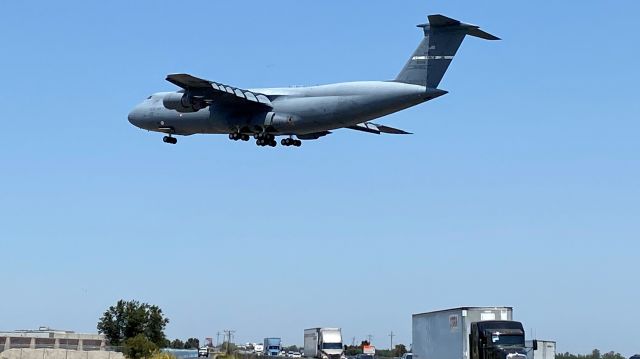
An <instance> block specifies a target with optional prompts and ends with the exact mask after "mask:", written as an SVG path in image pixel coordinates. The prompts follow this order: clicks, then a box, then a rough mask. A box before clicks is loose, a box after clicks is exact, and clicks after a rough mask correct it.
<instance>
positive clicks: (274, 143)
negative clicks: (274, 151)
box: [269, 140, 278, 147]
mask: <svg viewBox="0 0 640 359" xmlns="http://www.w3.org/2000/svg"><path fill="white" fill-rule="evenodd" d="M277 145H278V143H277V142H276V140H271V142H269V146H271V147H276V146H277Z"/></svg>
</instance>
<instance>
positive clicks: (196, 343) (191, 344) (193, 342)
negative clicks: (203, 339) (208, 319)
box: [184, 338, 200, 349]
mask: <svg viewBox="0 0 640 359" xmlns="http://www.w3.org/2000/svg"><path fill="white" fill-rule="evenodd" d="M184 348H185V349H198V348H200V340H199V339H197V338H189V339H187V341H186V342H185V343H184Z"/></svg>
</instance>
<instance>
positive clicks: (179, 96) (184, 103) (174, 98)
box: [162, 92, 207, 112]
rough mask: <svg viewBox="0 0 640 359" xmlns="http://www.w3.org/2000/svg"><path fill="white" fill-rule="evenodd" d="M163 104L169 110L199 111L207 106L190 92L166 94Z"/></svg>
mask: <svg viewBox="0 0 640 359" xmlns="http://www.w3.org/2000/svg"><path fill="white" fill-rule="evenodd" d="M162 104H163V105H164V107H166V108H168V109H169V110H176V111H178V112H197V111H200V110H202V109H203V108H205V107H207V105H206V104H205V103H204V102H202V101H198V100H196V99H194V98H193V97H192V96H190V95H189V94H188V93H179V92H174V93H170V94H166V95H165V96H164V98H163V99H162Z"/></svg>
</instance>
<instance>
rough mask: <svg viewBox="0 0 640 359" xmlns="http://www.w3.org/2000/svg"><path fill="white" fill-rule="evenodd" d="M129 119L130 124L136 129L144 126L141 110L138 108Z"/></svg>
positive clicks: (130, 114) (132, 111) (131, 113)
mask: <svg viewBox="0 0 640 359" xmlns="http://www.w3.org/2000/svg"><path fill="white" fill-rule="evenodd" d="M127 118H128V119H129V123H131V124H132V125H134V126H136V127H140V126H141V125H142V116H141V114H140V109H139V108H138V107H136V108H134V109H133V110H131V112H129V116H127Z"/></svg>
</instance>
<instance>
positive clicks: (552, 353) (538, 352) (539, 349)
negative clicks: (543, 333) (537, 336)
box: [527, 340, 556, 359]
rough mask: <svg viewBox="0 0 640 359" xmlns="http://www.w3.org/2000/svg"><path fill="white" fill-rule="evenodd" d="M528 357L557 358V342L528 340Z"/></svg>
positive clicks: (538, 358)
mask: <svg viewBox="0 0 640 359" xmlns="http://www.w3.org/2000/svg"><path fill="white" fill-rule="evenodd" d="M527 348H532V349H531V350H529V352H527V359H556V342H554V341H550V340H528V341H527Z"/></svg>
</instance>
